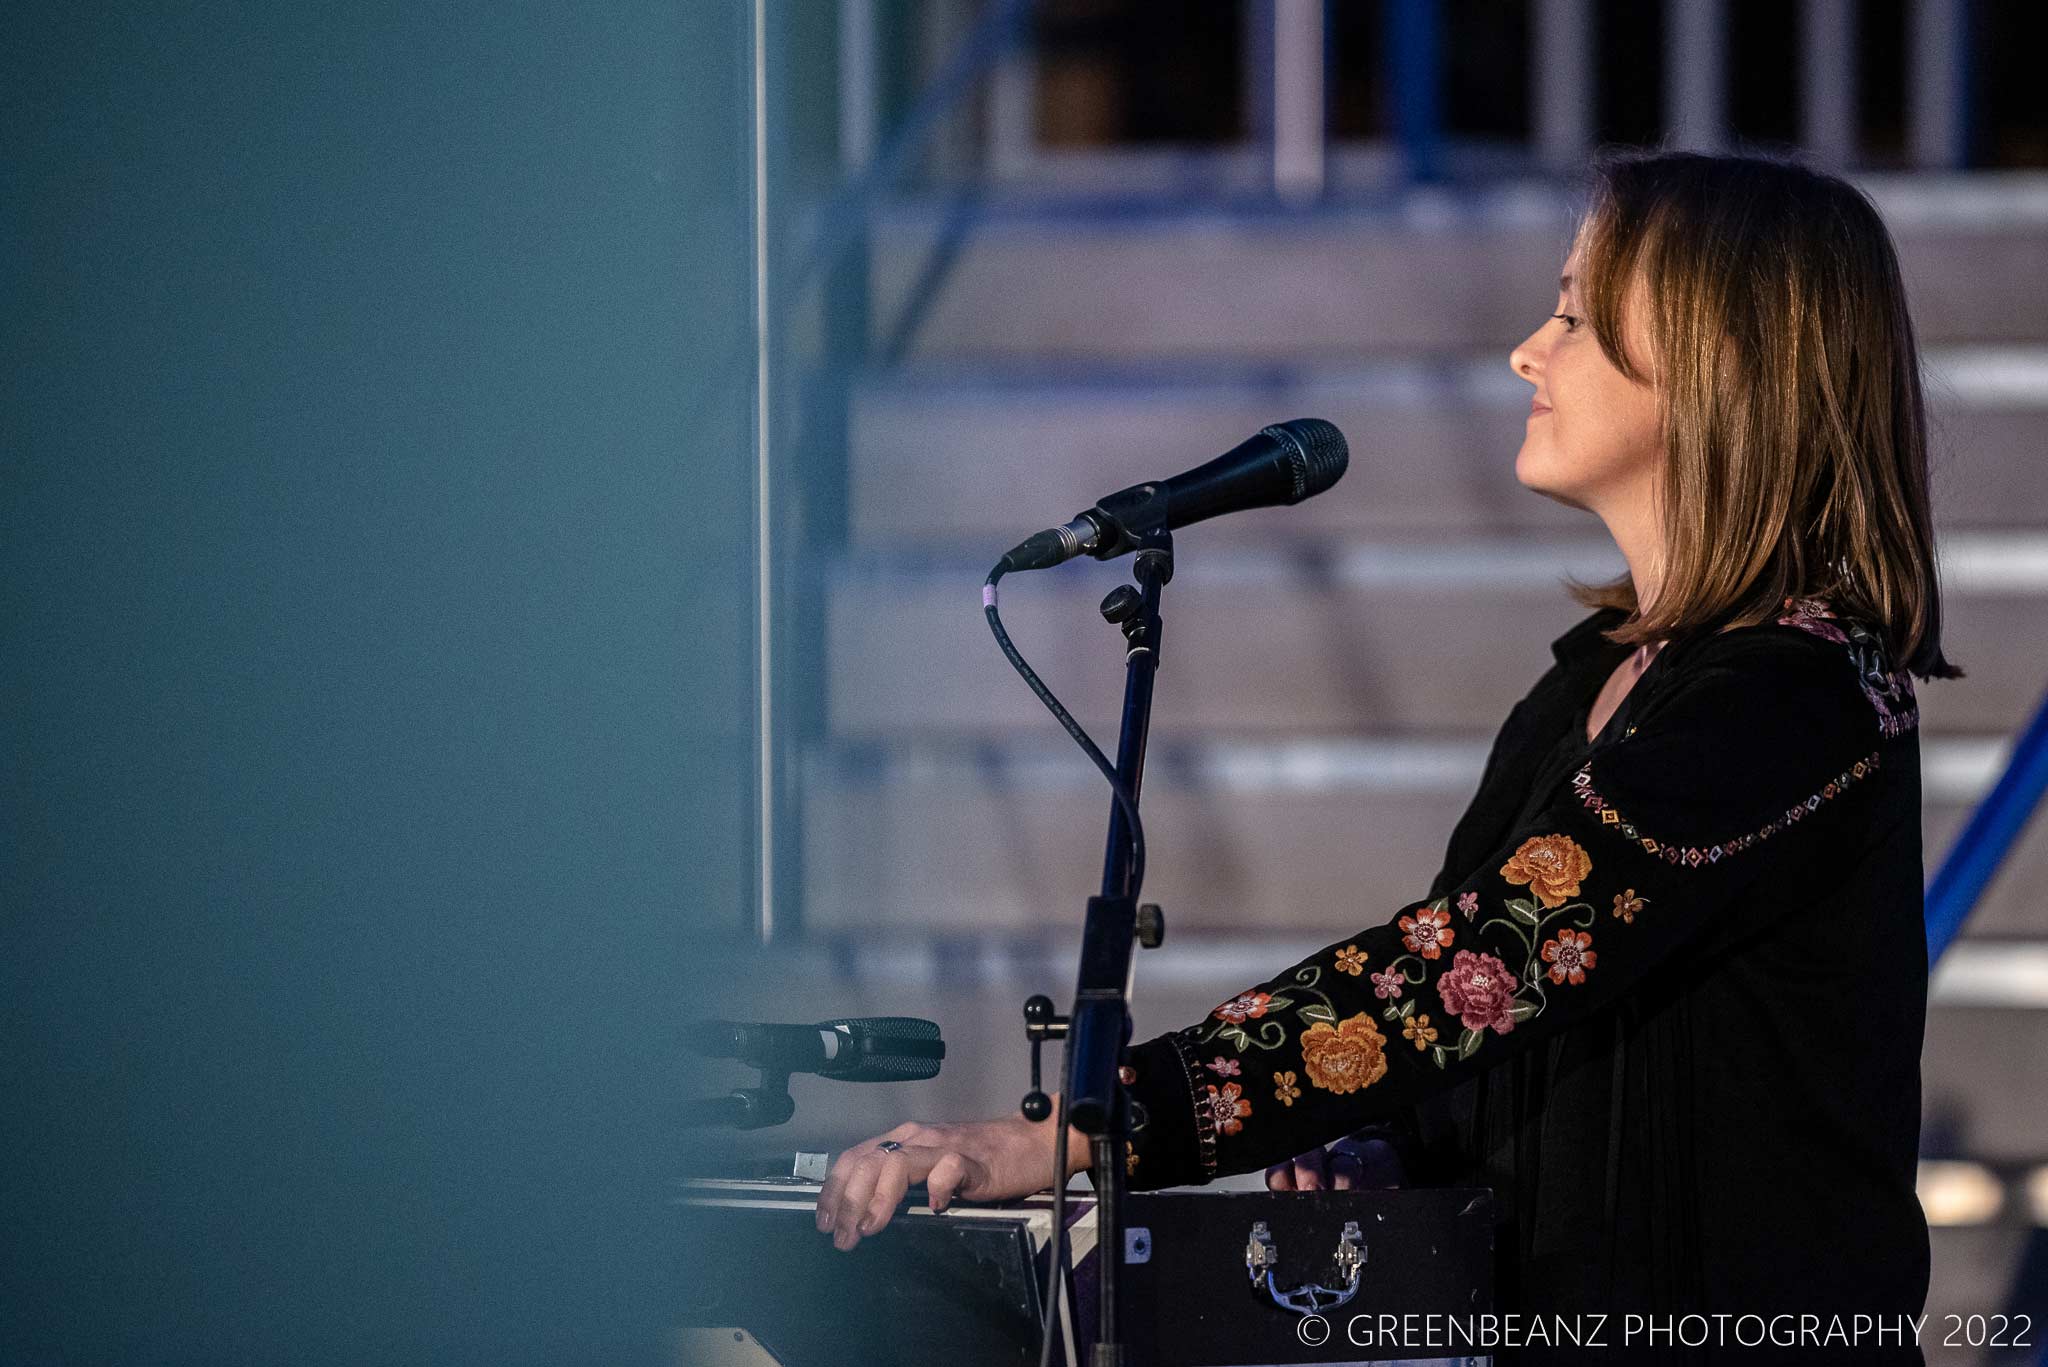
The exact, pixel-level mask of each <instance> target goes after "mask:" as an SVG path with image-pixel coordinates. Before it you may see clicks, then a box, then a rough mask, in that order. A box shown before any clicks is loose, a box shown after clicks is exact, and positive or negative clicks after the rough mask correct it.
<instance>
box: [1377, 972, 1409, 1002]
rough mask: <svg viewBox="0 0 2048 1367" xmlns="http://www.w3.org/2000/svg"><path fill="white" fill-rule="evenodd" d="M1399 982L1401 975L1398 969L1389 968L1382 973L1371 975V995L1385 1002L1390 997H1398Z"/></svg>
mask: <svg viewBox="0 0 2048 1367" xmlns="http://www.w3.org/2000/svg"><path fill="white" fill-rule="evenodd" d="M1401 981H1402V980H1401V973H1400V970H1399V969H1393V968H1389V969H1386V970H1384V971H1382V972H1379V973H1375V974H1373V975H1372V990H1373V995H1374V996H1376V997H1378V998H1379V999H1380V1000H1381V1001H1386V1000H1388V999H1389V998H1392V997H1398V996H1400V995H1401Z"/></svg>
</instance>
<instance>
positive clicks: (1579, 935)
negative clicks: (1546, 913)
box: [1543, 929, 1599, 983]
mask: <svg viewBox="0 0 2048 1367" xmlns="http://www.w3.org/2000/svg"><path fill="white" fill-rule="evenodd" d="M1592 944H1593V937H1592V936H1591V935H1588V934H1587V933H1586V932H1585V931H1583V930H1570V929H1566V930H1561V931H1559V932H1558V934H1557V938H1556V939H1555V940H1545V941H1544V942H1543V962H1544V963H1547V964H1549V965H1550V981H1552V982H1554V983H1561V982H1563V981H1564V980H1565V979H1566V978H1570V979H1571V980H1572V981H1573V982H1575V983H1582V982H1584V981H1586V970H1587V969H1589V968H1591V967H1592V966H1593V961H1594V960H1595V959H1597V958H1598V957H1599V955H1597V954H1595V953H1594V952H1593V950H1592Z"/></svg>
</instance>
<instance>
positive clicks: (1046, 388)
mask: <svg viewBox="0 0 2048 1367" xmlns="http://www.w3.org/2000/svg"><path fill="white" fill-rule="evenodd" d="M1925 364H1926V368H1927V372H1928V382H1927V392H1928V402H1929V409H1930V416H1931V423H1932V427H1933V433H1934V442H1935V449H1934V456H1933V464H1934V471H1935V475H1934V480H1935V493H1936V502H1935V506H1936V509H1937V512H1938V514H1939V516H1940V517H1941V519H1942V521H1943V523H1944V524H1945V525H1948V526H1962V527H1969V526H2000V525H2008V524H2010V523H2011V522H2012V520H2013V512H2014V510H2015V509H2033V510H2036V511H2038V512H2041V513H2043V514H2044V515H2048V462H2044V461H2042V460H2041V459H2040V452H2041V451H2042V450H2043V449H2044V448H2048V346H2036V347H2022V346H2011V347H1985V346H1976V347H1951V348H1934V349H1930V350H1929V351H1928V352H1927V354H1926V356H1925ZM1530 393H1531V390H1530V387H1529V385H1528V384H1527V383H1526V382H1525V381H1523V380H1521V379H1519V378H1517V377H1516V376H1515V375H1514V374H1513V373H1512V372H1511V371H1510V369H1509V367H1508V363H1507V349H1506V346H1504V345H1503V346H1501V347H1499V348H1498V349H1497V351H1489V352H1486V353H1483V354H1477V355H1475V354H1472V353H1468V352H1460V353H1456V354H1450V355H1444V356H1440V357H1436V358H1423V359H1409V360H1388V361H1384V362H1377V363H1358V362H1352V363H1347V364H1330V365H1321V366H1317V365H1278V364H1266V365H1259V364H1246V363H1224V362H1220V361H1199V362H1198V361H1189V362H1181V363H1171V362H1157V361H1154V362H1149V363H1143V364H1139V363H1133V362H1124V363H1118V364H1115V365H1112V366H1107V367H1088V366H1080V365H1073V364H1067V365H1047V364H1033V365H1031V366H1029V367H1025V368H1021V369H1020V368H1019V367H1018V366H1016V365H1014V364H1004V365H991V364H979V365H976V364H964V363H955V364H939V363H932V364H926V365H920V366H916V367H912V368H910V369H907V370H901V371H895V372H889V373H886V374H877V375H871V376H868V377H866V378H864V379H863V380H862V381H861V382H860V383H859V384H858V385H857V386H856V388H855V391H854V394H853V399H852V419H851V421H852V433H851V437H850V440H851V453H850V456H849V462H850V463H849V483H850V487H849V490H848V498H849V513H850V521H851V535H852V540H853V542H854V544H855V545H857V546H866V547H876V548H880V547H887V546H890V545H895V544H903V543H905V542H910V541H913V540H914V541H916V542H918V543H920V544H921V543H923V542H925V541H928V540H930V539H931V538H932V537H933V536H934V535H941V536H950V537H958V538H961V539H977V540H980V539H985V540H988V541H989V542H991V543H994V542H998V541H1000V542H1001V546H998V547H997V549H998V550H1000V549H1001V548H1002V547H1006V546H1008V545H1009V544H1011V542H1013V541H1015V540H1017V539H1018V538H1021V537H1022V536H1024V535H1027V534H1028V533H1030V532H1033V531H1036V530H1038V528H1039V526H1041V525H1051V524H1052V523H1056V522H1064V521H1065V520H1066V519H1067V518H1069V517H1071V516H1073V514H1074V513H1075V512H1076V511H1078V510H1079V509H1081V508H1085V507H1087V506H1088V505H1089V504H1091V503H1093V502H1094V501H1095V500H1096V499H1098V498H1100V497H1101V496H1102V495H1103V494H1106V493H1108V492H1110V491H1111V490H1113V489H1120V488H1124V487H1126V486H1128V485H1131V484H1136V483H1138V482H1140V481H1142V480H1147V479H1159V478H1164V477H1165V476H1168V475H1171V474H1174V473H1176V472H1178V471H1180V470H1183V469H1187V468H1189V467H1191V466H1193V465H1196V464H1199V463H1200V462H1202V461H1204V460H1206V459H1208V458H1209V457H1210V456H1212V455H1218V454H1221V453H1222V452H1224V451H1226V450H1228V449H1230V448H1231V447H1233V446H1235V445H1237V444H1238V443H1239V442H1241V441H1243V440H1244V439H1245V438H1247V437H1249V436H1251V435H1252V434H1253V433H1254V432H1256V431H1258V430H1259V428H1261V427H1263V426H1265V425H1266V424H1268V423H1272V422H1279V421H1284V420H1286V419H1288V418H1294V417H1304V416H1314V417H1321V418H1326V419H1328V420H1329V421H1331V422H1334V423H1335V424H1337V426H1338V427H1339V428H1341V429H1342V430H1343V431H1344V432H1345V434H1346V435H1347V437H1348V438H1349V440H1350V443H1351V447H1352V452H1351V469H1350V470H1349V472H1348V473H1347V474H1346V476H1345V478H1344V480H1343V481H1342V482H1341V483H1339V484H1338V485H1337V487H1336V488H1334V489H1332V490H1330V491H1329V492H1328V493H1326V494H1323V495H1321V496H1319V497H1317V498H1313V499H1310V500H1308V501H1307V502H1305V503H1303V504H1301V505H1300V506H1298V507H1295V508H1291V509H1286V510H1284V512H1282V513H1281V514H1280V515H1279V516H1276V517H1269V518H1266V519H1261V520H1253V521H1248V520H1247V519H1245V518H1243V517H1231V518H1227V519H1222V520H1220V521H1219V522H1217V523H1215V524H1213V526H1211V527H1205V529H1204V535H1205V536H1213V537H1215V538H1217V539H1219V540H1235V541H1243V540H1245V539H1247V538H1251V537H1260V536H1269V535H1287V536H1358V535H1385V534H1401V533H1413V532H1423V531H1432V532H1439V533H1455V532H1463V533H1467V534H1470V533H1475V532H1481V531H1487V530H1493V531H1499V532H1518V533H1524V534H1527V533H1532V532H1546V531H1569V530H1584V529H1585V528H1587V527H1588V526H1589V524H1590V518H1589V517H1588V515H1587V514H1585V513H1584V512H1581V511H1579V510H1577V509H1572V508H1568V507H1566V506H1565V505H1563V504H1560V503H1557V502H1554V501H1552V500H1550V499H1548V498H1545V497H1543V496H1541V495H1539V494H1535V493H1533V492H1531V491H1530V490H1529V489H1527V488H1524V487H1523V486H1522V485H1521V483H1520V482H1519V481H1517V480H1516V478H1515V454H1516V452H1517V451H1518V450H1519V449H1520V447H1521V442H1522V433H1523V423H1524V420H1525V419H1526V417H1527V414H1528V409H1529V396H1530ZM1594 530H1596V531H1597V530H1598V529H1597V527H1596V528H1594ZM1005 538H1007V539H1005Z"/></svg>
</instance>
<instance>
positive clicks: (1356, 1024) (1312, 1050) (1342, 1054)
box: [1301, 1011, 1387, 1093]
mask: <svg viewBox="0 0 2048 1367" xmlns="http://www.w3.org/2000/svg"><path fill="white" fill-rule="evenodd" d="M1386 1044H1387V1041H1386V1036H1384V1035H1382V1034H1381V1033H1380V1032H1379V1027H1378V1026H1376V1025H1374V1024H1373V1023H1372V1021H1371V1020H1370V1019H1369V1018H1368V1017H1367V1016H1366V1014H1365V1013H1364V1012H1363V1011H1361V1012H1359V1013H1358V1014H1357V1015H1355V1016H1353V1017H1351V1018H1350V1019H1349V1020H1347V1021H1345V1022H1344V1023H1343V1024H1341V1025H1331V1024H1330V1023H1329V1022H1328V1021H1317V1022H1316V1023H1315V1024H1314V1025H1311V1026H1310V1027H1309V1028H1308V1029H1306V1030H1304V1031H1303V1032H1302V1035H1301V1061H1302V1063H1303V1064H1304V1065H1306V1066H1307V1068H1308V1080H1309V1081H1310V1082H1312V1083H1314V1084H1315V1085H1316V1086H1318V1087H1320V1088H1322V1089H1323V1090H1324V1091H1326V1092H1339V1093H1342V1092H1355V1091H1357V1090H1358V1089H1359V1088H1361V1087H1370V1086H1372V1084H1373V1083H1375V1082H1378V1081H1379V1080H1380V1079H1381V1078H1383V1077H1385V1076H1386V1074H1387V1054H1386Z"/></svg>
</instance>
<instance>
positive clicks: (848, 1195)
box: [832, 1146, 887, 1253]
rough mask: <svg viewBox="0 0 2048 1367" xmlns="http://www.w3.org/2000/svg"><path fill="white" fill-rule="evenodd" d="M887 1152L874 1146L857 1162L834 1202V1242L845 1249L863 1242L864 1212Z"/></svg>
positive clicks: (834, 1245) (879, 1175)
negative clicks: (862, 1217) (861, 1221)
mask: <svg viewBox="0 0 2048 1367" xmlns="http://www.w3.org/2000/svg"><path fill="white" fill-rule="evenodd" d="M886 1156H887V1155H885V1154H883V1153H881V1152H880V1151H879V1150H876V1149H875V1148H873V1147H872V1146H870V1147H869V1148H868V1150H867V1151H866V1152H864V1153H863V1154H861V1156H860V1158H859V1159H858V1160H857V1161H856V1162H855V1164H854V1168H853V1171H852V1172H850V1173H848V1174H847V1178H846V1185H845V1186H844V1187H842V1188H840V1191H839V1199H838V1200H837V1201H835V1202H834V1203H833V1206H832V1246H833V1247H834V1248H836V1249H838V1250H839V1251H840V1252H841V1253H844V1252H846V1251H847V1250H848V1249H850V1248H852V1247H853V1246H854V1245H855V1244H857V1243H859V1242H860V1220H861V1216H862V1215H863V1214H864V1213H865V1212H866V1211H867V1205H868V1198H869V1197H870V1196H873V1195H874V1194H875V1183H876V1182H877V1181H879V1180H880V1179H881V1176H882V1164H881V1162H880V1161H879V1160H881V1159H883V1158H885V1157H886Z"/></svg>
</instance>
